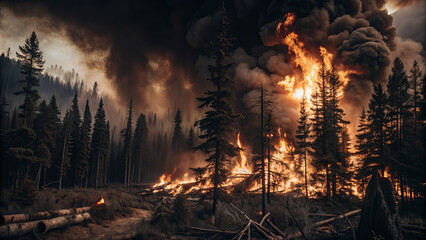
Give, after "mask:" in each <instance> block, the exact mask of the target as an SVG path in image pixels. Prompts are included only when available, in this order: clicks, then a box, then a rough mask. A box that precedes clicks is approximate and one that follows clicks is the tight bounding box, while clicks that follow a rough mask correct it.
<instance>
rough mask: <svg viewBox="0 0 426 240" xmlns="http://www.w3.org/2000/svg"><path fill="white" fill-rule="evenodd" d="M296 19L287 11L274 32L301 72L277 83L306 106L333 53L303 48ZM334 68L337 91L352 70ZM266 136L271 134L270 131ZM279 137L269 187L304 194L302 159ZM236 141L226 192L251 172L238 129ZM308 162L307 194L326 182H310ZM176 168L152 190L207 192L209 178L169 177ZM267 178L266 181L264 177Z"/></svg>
mask: <svg viewBox="0 0 426 240" xmlns="http://www.w3.org/2000/svg"><path fill="white" fill-rule="evenodd" d="M295 20H296V16H295V14H293V13H288V14H286V16H285V21H284V22H280V23H279V24H278V26H277V32H279V33H283V39H282V43H283V44H284V45H286V46H288V51H289V53H290V54H291V55H292V56H293V57H292V61H293V64H294V65H295V66H296V67H297V68H299V69H300V70H301V73H302V74H298V75H286V76H282V80H281V81H279V82H278V83H277V84H278V85H279V86H282V87H283V89H284V90H285V92H286V93H285V94H287V95H288V96H289V97H291V98H293V99H294V100H295V101H298V102H300V101H301V100H302V99H303V98H306V100H307V102H306V104H307V109H308V110H309V109H310V107H311V103H310V99H311V95H312V93H313V91H314V89H315V87H316V82H317V81H319V80H320V79H321V76H320V73H319V71H320V69H321V68H322V65H323V64H324V67H325V70H326V71H329V70H331V69H332V67H333V59H334V55H333V53H331V52H329V51H328V50H327V49H326V48H325V47H322V46H320V47H319V49H318V53H316V54H315V53H311V52H308V51H307V50H306V49H305V44H304V43H303V42H302V41H300V40H299V36H298V35H297V34H296V33H295V32H292V31H290V30H289V29H290V27H291V25H292V24H293V23H294V21H295ZM336 72H337V74H338V75H339V77H340V80H341V81H342V83H343V84H342V86H341V88H342V89H340V92H343V88H344V87H345V85H346V84H347V82H348V79H349V78H348V75H349V74H350V73H352V70H347V69H340V68H336ZM268 137H272V134H271V135H270V136H268ZM278 137H279V143H278V145H277V146H274V148H273V149H276V151H274V152H272V153H271V158H272V161H271V163H270V171H271V175H272V173H273V175H274V176H281V177H272V178H271V191H272V192H283V193H285V192H292V191H299V192H300V193H302V194H304V191H305V190H304V185H305V176H304V174H305V169H304V168H305V166H304V164H303V163H302V162H303V161H301V160H300V159H298V158H297V155H296V154H295V153H294V152H295V148H294V146H293V145H292V144H291V141H290V140H289V139H288V137H287V135H286V133H281V129H278ZM236 144H237V145H238V147H239V148H241V149H242V150H240V151H239V156H238V157H235V158H234V159H231V160H232V161H233V164H232V165H231V166H230V168H229V169H230V170H231V176H230V177H229V178H228V180H227V182H225V183H224V184H222V185H221V187H223V188H224V189H225V190H226V191H228V192H229V191H232V189H233V187H234V186H236V185H238V184H239V183H241V182H242V181H244V180H245V179H246V178H247V177H248V176H251V175H253V173H254V172H253V171H254V169H253V168H252V167H251V165H250V162H249V159H248V158H247V155H246V152H245V151H244V147H243V145H242V143H241V141H240V133H238V136H237V141H236ZM267 160H268V159H265V165H267ZM309 162H310V158H309V157H308V159H307V163H308V164H307V167H306V168H307V169H306V172H307V178H308V193H309V196H314V195H315V194H316V193H317V192H324V187H325V183H323V182H320V181H317V183H316V184H315V185H312V184H311V183H310V180H312V177H311V176H312V175H314V174H316V170H315V169H314V168H313V167H312V166H311V165H310V164H309ZM175 170H176V169H175ZM175 170H174V171H173V172H172V173H170V174H163V175H162V176H161V177H160V179H159V182H158V183H157V184H155V185H154V188H156V189H155V190H154V192H156V191H160V190H161V189H166V190H168V191H169V192H170V193H171V194H173V195H176V194H178V193H189V192H191V191H193V190H201V191H202V192H206V191H207V190H208V189H210V188H212V187H213V186H212V184H211V183H209V182H207V183H206V184H204V185H201V184H200V183H197V182H196V180H195V178H194V177H191V176H189V173H186V174H185V175H184V176H183V177H182V178H180V179H175V180H172V177H173V174H174V172H175ZM188 172H189V170H188ZM265 176H268V170H267V167H265ZM203 177H207V176H203ZM266 181H268V179H267V178H266ZM266 183H267V182H266ZM184 184H192V185H191V186H192V187H190V188H189V190H186V189H185V190H184V187H183V185H184ZM261 186H262V185H261V180H260V178H259V180H257V181H255V182H253V183H251V185H250V186H246V187H247V189H245V190H244V191H254V192H258V191H260V190H261ZM351 188H352V191H353V193H354V194H355V195H357V196H360V195H361V194H360V193H359V192H358V191H357V187H356V186H355V185H354V184H353V185H352V186H351Z"/></svg>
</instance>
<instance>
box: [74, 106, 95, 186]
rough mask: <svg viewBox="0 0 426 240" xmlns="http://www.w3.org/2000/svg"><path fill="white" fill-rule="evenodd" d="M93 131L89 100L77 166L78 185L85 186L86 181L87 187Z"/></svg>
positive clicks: (85, 110)
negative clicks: (91, 134)
mask: <svg viewBox="0 0 426 240" xmlns="http://www.w3.org/2000/svg"><path fill="white" fill-rule="evenodd" d="M91 130H92V114H91V113H90V107H89V100H87V101H86V107H85V109H84V117H83V123H82V124H81V128H80V142H79V144H80V155H79V159H78V164H77V172H78V179H79V180H78V183H79V186H80V187H82V186H83V181H85V183H86V186H87V181H88V179H87V177H88V174H89V158H90V150H91V148H90V133H91Z"/></svg>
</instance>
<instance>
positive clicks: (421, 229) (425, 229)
mask: <svg viewBox="0 0 426 240" xmlns="http://www.w3.org/2000/svg"><path fill="white" fill-rule="evenodd" d="M401 228H402V229H406V230H412V231H417V232H423V233H426V227H421V226H415V225H401Z"/></svg>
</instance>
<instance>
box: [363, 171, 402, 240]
mask: <svg viewBox="0 0 426 240" xmlns="http://www.w3.org/2000/svg"><path fill="white" fill-rule="evenodd" d="M373 236H381V237H383V238H384V239H389V240H394V239H395V240H396V239H402V235H401V227H400V223H399V216H398V206H397V204H396V201H395V196H394V193H393V189H392V183H391V182H390V181H389V179H387V178H381V177H380V176H379V174H378V173H377V172H375V173H374V174H373V176H372V177H371V179H370V182H369V183H368V186H367V189H366V192H365V198H364V203H363V206H362V210H361V220H360V223H359V227H358V239H362V240H364V239H373Z"/></svg>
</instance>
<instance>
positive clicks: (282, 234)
mask: <svg viewBox="0 0 426 240" xmlns="http://www.w3.org/2000/svg"><path fill="white" fill-rule="evenodd" d="M266 221H267V222H268V223H269V225H270V226H271V227H272V228H273V229H274V230H275V231H276V232H277V233H279V234H280V235H281V236H282V237H283V238H285V234H284V233H283V232H282V231H281V230H280V229H279V228H278V227H277V226H275V225H274V224H273V223H272V222H271V220H269V219H266Z"/></svg>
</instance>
